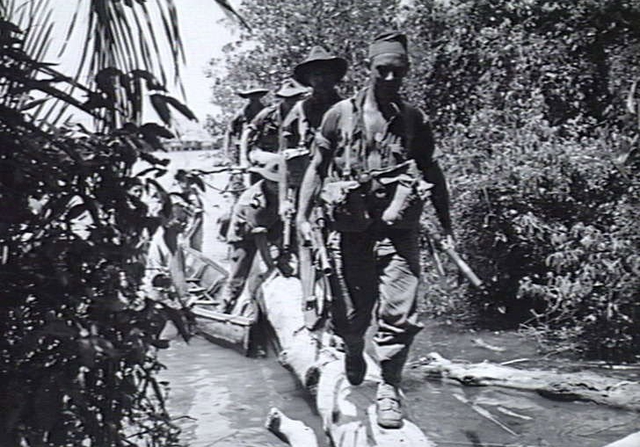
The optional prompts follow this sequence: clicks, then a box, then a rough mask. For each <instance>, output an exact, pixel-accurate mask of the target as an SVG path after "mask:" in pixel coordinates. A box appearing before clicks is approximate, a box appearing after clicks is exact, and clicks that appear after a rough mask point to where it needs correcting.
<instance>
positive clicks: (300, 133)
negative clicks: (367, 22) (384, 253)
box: [280, 46, 347, 329]
mask: <svg viewBox="0 0 640 447" xmlns="http://www.w3.org/2000/svg"><path fill="white" fill-rule="evenodd" d="M346 72H347V61H346V60H344V59H342V58H340V57H336V56H332V55H331V54H329V53H328V52H327V51H326V50H325V49H324V48H322V47H319V46H315V47H313V48H312V49H311V51H310V52H309V55H308V56H307V58H306V59H305V60H304V61H302V62H301V63H300V64H298V65H297V66H296V67H295V68H294V70H293V77H294V79H296V80H297V81H298V82H299V83H300V84H302V85H306V86H309V87H311V88H312V93H311V96H309V97H308V98H306V99H304V100H302V101H300V102H298V103H297V104H296V105H295V106H294V107H293V109H292V110H291V113H289V115H287V117H286V118H285V121H284V123H283V125H282V141H281V144H282V153H283V156H284V166H285V168H284V170H283V171H284V178H283V181H282V182H280V217H281V218H282V220H283V222H284V225H285V227H284V229H285V231H284V244H283V245H284V247H285V248H288V247H289V244H290V237H289V235H290V234H291V233H292V231H291V220H293V211H294V210H295V208H296V205H297V199H298V191H299V189H300V183H301V182H302V176H303V175H304V171H305V170H306V168H307V166H308V164H309V158H310V154H311V148H312V144H313V138H314V135H315V133H316V131H317V129H318V127H320V123H321V121H322V117H323V115H324V114H325V112H326V111H327V110H329V108H330V107H331V106H332V105H334V104H335V103H337V102H338V101H340V99H341V98H340V96H339V95H338V92H337V91H336V84H337V83H338V82H339V81H340V80H341V79H342V78H343V77H344V75H345V74H346ZM300 242H304V241H300ZM297 253H298V258H299V274H300V281H301V283H302V293H303V296H304V303H303V311H304V315H305V324H306V325H307V327H308V328H309V329H313V327H314V326H315V325H316V323H317V322H318V321H319V320H318V315H317V314H316V311H317V306H316V298H315V297H314V294H313V290H314V281H313V266H312V261H311V252H310V250H309V248H307V247H304V246H302V245H300V246H299V247H298V250H297Z"/></svg>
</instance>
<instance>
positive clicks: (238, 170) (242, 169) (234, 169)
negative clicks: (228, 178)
mask: <svg viewBox="0 0 640 447" xmlns="http://www.w3.org/2000/svg"><path fill="white" fill-rule="evenodd" d="M247 169H249V168H248V167H246V166H234V165H228V166H227V165H225V166H215V167H214V168H213V169H209V170H208V171H205V170H203V169H192V170H191V172H193V173H194V174H199V175H209V174H220V173H222V172H229V173H230V174H245V173H246V172H247Z"/></svg>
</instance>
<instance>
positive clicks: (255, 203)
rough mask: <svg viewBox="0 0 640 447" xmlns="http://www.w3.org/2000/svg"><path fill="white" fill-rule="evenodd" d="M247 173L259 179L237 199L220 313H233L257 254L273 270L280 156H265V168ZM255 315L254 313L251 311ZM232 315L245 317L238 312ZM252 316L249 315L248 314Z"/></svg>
mask: <svg viewBox="0 0 640 447" xmlns="http://www.w3.org/2000/svg"><path fill="white" fill-rule="evenodd" d="M249 170H250V171H251V172H253V173H256V174H258V175H260V176H261V177H262V179H261V180H259V181H258V182H256V183H254V184H253V185H251V186H250V187H249V188H248V189H247V190H246V191H244V192H243V193H242V195H241V196H240V197H239V198H238V201H237V202H236V204H235V206H234V207H233V210H232V214H231V222H230V224H229V230H228V232H227V242H228V243H229V245H230V246H231V265H230V267H229V277H228V278H227V283H226V284H225V286H224V288H223V290H222V293H221V300H222V310H223V311H224V312H227V313H231V312H234V309H235V308H236V303H237V301H238V298H239V297H240V294H241V293H242V291H243V289H244V287H245V284H246V282H247V278H248V276H249V273H250V271H251V267H252V265H253V261H254V258H255V255H256V252H258V251H260V254H261V255H262V257H263V260H264V261H265V262H266V263H267V264H268V266H269V267H270V268H271V267H273V264H272V261H271V256H270V254H269V250H268V247H267V242H268V241H274V240H276V239H277V238H278V236H279V233H280V227H279V222H280V219H279V218H278V181H279V180H280V176H281V174H280V156H278V155H276V154H267V156H266V157H265V160H264V166H261V167H258V166H255V167H252V168H249ZM253 311H255V309H253ZM234 313H244V312H243V311H242V309H237V311H235V312H234ZM250 313H251V312H250Z"/></svg>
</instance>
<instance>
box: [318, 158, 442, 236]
mask: <svg viewBox="0 0 640 447" xmlns="http://www.w3.org/2000/svg"><path fill="white" fill-rule="evenodd" d="M432 186H433V185H431V184H430V183H427V182H425V181H424V180H422V175H421V173H420V171H419V170H418V169H417V166H416V164H415V161H413V160H409V161H407V162H404V163H402V164H399V165H397V166H394V167H392V168H386V169H381V170H374V171H370V172H368V173H365V174H361V175H360V178H359V180H357V181H356V180H346V181H336V182H331V183H327V184H326V185H325V186H324V188H323V189H322V192H321V193H320V199H321V201H322V202H323V204H324V206H325V212H326V214H327V216H328V218H329V221H330V223H331V227H332V229H334V230H337V231H342V232H360V231H365V230H366V229H367V228H368V227H369V226H370V225H371V223H372V222H374V221H375V222H380V223H382V224H383V225H384V226H385V227H391V228H414V227H415V226H416V225H418V223H419V221H420V216H421V214H422V208H423V205H424V201H425V200H426V198H427V197H428V196H429V189H430V188H431V187H432Z"/></svg>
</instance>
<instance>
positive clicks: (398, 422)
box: [376, 382, 402, 429]
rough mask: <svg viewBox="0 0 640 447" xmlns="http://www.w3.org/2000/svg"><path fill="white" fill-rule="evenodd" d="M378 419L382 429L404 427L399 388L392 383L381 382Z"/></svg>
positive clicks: (377, 399) (377, 407)
mask: <svg viewBox="0 0 640 447" xmlns="http://www.w3.org/2000/svg"><path fill="white" fill-rule="evenodd" d="M376 417H377V419H378V425H379V426H380V427H382V428H387V429H397V428H400V427H402V405H401V403H400V392H399V390H398V388H397V387H396V386H394V385H391V384H390V383H386V382H381V383H380V384H379V385H378V392H377V393H376Z"/></svg>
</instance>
